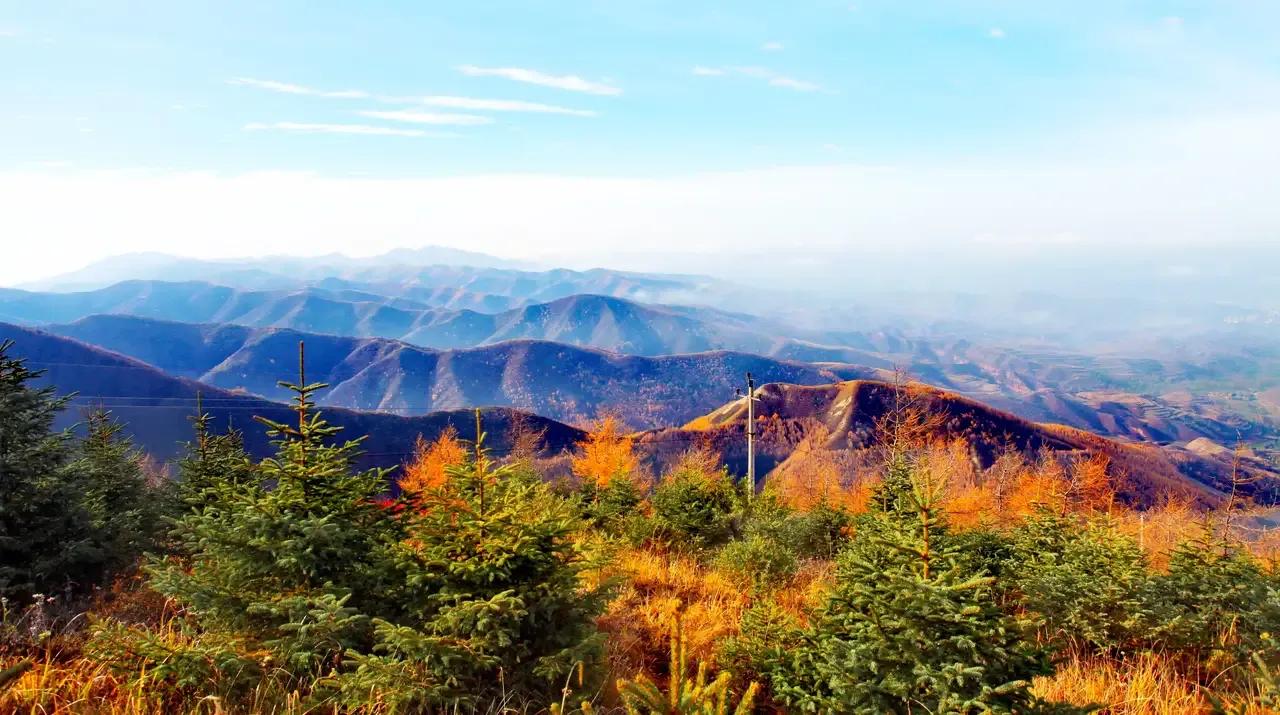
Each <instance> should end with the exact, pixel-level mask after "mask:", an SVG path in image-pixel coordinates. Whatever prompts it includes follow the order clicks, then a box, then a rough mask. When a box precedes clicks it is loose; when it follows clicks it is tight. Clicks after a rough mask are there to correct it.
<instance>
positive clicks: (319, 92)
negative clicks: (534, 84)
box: [227, 77, 599, 117]
mask: <svg viewBox="0 0 1280 715" xmlns="http://www.w3.org/2000/svg"><path fill="white" fill-rule="evenodd" d="M227 84H234V85H240V86H243V87H253V88H255V89H264V90H267V91H268V92H278V93H281V94H297V95H304V96H308V97H324V98H327V99H372V100H375V101H378V102H387V103H388V104H422V105H426V106H429V107H445V108H448V109H471V110H476V111H489V112H528V113H531V114H564V115H569V116H574V117H595V116H599V113H598V112H596V111H593V110H590V109H574V108H572V107H561V106H559V105H555V104H543V103H541V102H525V101H522V100H517V99H485V98H479V97H451V96H445V95H429V96H425V97H414V96H407V97H400V96H387V95H375V94H373V93H372V92H366V91H364V90H359V89H351V90H342V91H331V90H325V89H316V88H315V87H306V86H303V85H300V84H291V83H289V82H277V81H275V80H269V79H252V78H248V77H240V78H236V79H230V80H227Z"/></svg>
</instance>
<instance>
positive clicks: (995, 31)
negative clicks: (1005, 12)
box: [987, 27, 1005, 40]
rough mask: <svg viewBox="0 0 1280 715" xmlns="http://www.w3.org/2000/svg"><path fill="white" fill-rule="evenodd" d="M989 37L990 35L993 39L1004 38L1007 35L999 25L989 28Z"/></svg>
mask: <svg viewBox="0 0 1280 715" xmlns="http://www.w3.org/2000/svg"><path fill="white" fill-rule="evenodd" d="M987 37H990V38H991V39H993V40H1003V39H1004V37H1005V34H1004V30H1002V29H1001V28H999V27H993V28H991V29H990V30H987Z"/></svg>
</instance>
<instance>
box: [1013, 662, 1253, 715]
mask: <svg viewBox="0 0 1280 715" xmlns="http://www.w3.org/2000/svg"><path fill="white" fill-rule="evenodd" d="M1034 691H1035V693H1036V694H1037V695H1039V696H1040V697H1042V698H1046V699H1048V700H1055V701H1062V702H1069V703H1071V704H1073V705H1089V704H1093V705H1100V706H1102V710H1100V711H1099V712H1101V713H1105V714H1106V715H1194V714H1197V713H1205V714H1208V713H1212V712H1213V706H1212V703H1211V701H1210V700H1209V698H1208V697H1207V695H1206V692H1205V689H1204V688H1203V687H1201V686H1200V685H1199V684H1198V683H1197V682H1196V681H1195V680H1193V679H1192V678H1189V677H1188V676H1187V675H1186V674H1185V673H1183V672H1180V670H1179V669H1178V668H1177V667H1175V664H1174V663H1173V662H1172V661H1171V660H1170V659H1168V658H1165V657H1162V656H1160V655H1157V654H1151V653H1144V654H1141V655H1137V656H1134V657H1132V658H1129V659H1127V660H1124V661H1117V660H1111V659H1107V658H1099V657H1092V658H1073V659H1070V660H1068V661H1067V662H1065V663H1063V664H1061V665H1060V666H1059V667H1058V672H1057V673H1055V674H1054V675H1053V676H1052V677H1048V678H1036V680H1035V687H1034ZM1215 695H1216V696H1217V697H1218V698H1219V699H1221V700H1223V701H1224V704H1226V705H1227V706H1228V707H1233V706H1237V705H1245V704H1248V703H1249V701H1250V700H1253V698H1251V697H1250V695H1249V694H1248V693H1243V694H1235V695H1228V696H1224V695H1223V694H1221V693H1215ZM1246 712H1248V713H1250V715H1267V714H1274V713H1275V712H1276V711H1275V710H1271V709H1267V708H1262V707H1259V706H1255V705H1248V709H1247V710H1246Z"/></svg>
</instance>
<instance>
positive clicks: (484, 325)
mask: <svg viewBox="0 0 1280 715" xmlns="http://www.w3.org/2000/svg"><path fill="white" fill-rule="evenodd" d="M95 314H122V315H136V316H140V317H146V318H157V319H160V320H171V321H180V322H188V323H234V324H237V325H247V326H251V327H262V328H292V329H295V330H303V331H307V332H313V333H328V334H332V335H348V336H353V337H379V338H394V339H397V340H403V341H405V342H409V343H413V344H415V345H420V346H423V347H431V348H456V347H471V346H475V345H486V344H491V343H496V342H501V341H504V340H513V339H518V338H529V339H538V340H554V341H557V342H563V343H568V344H571V345H583V346H590V347H596V348H602V349H605V350H613V351H616V352H622V353H628V354H634V355H665V354H672V353H686V352H699V351H705V350H719V349H738V350H749V351H752V352H767V351H768V350H769V348H770V347H771V346H772V345H773V344H774V343H775V342H777V338H775V337H773V335H772V334H771V331H770V330H769V328H768V327H767V326H764V325H757V324H756V323H757V322H759V321H757V320H756V319H754V318H752V317H750V316H743V315H735V314H731V313H724V312H721V311H715V310H711V309H702V308H686V307H667V306H659V305H642V304H640V303H636V302H633V301H629V300H623V299H621V298H614V297H610V296H605V295H589V294H580V295H572V296H569V297H565V298H559V299H556V300H554V301H551V302H549V303H537V304H531V305H526V306H524V307H521V308H516V309H512V310H507V311H503V312H499V313H481V312H477V311H474V310H451V309H443V308H432V307H429V306H427V305H425V304H423V303H417V302H414V301H413V300H411V299H407V298H396V297H386V296H381V295H375V294H372V293H364V292H360V291H355V290H338V291H335V290H328V289H322V288H305V289H299V290H270V291H242V290H237V289H234V288H228V287H226V286H218V285H213V284H211V283H202V282H186V283H173V282H166V281H128V282H125V283H118V284H116V285H113V286H110V287H108V288H103V289H100V290H95V291H87V292H80V293H31V292H27V291H17V290H0V320H5V321H8V322H16V323H25V324H32V325H43V324H49V323H64V322H70V321H75V320H79V319H80V318H84V317H87V316H89V315H95Z"/></svg>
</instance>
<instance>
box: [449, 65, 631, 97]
mask: <svg viewBox="0 0 1280 715" xmlns="http://www.w3.org/2000/svg"><path fill="white" fill-rule="evenodd" d="M458 71H459V72H461V73H462V74H465V75H467V76H468V77H502V78H505V79H509V80H512V81H514V82H525V83H527V84H536V85H539V86H541V87H554V88H556V89H564V90H568V91H570V92H585V93H587V94H599V95H606V96H616V95H619V94H622V90H621V89H620V88H618V87H615V86H613V85H611V84H605V83H603V82H592V81H590V80H586V79H583V78H581V77H578V76H577V75H552V74H546V73H545V72H539V71H537V70H531V69H526V68H524V67H477V66H475V65H461V66H459V67H458Z"/></svg>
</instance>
